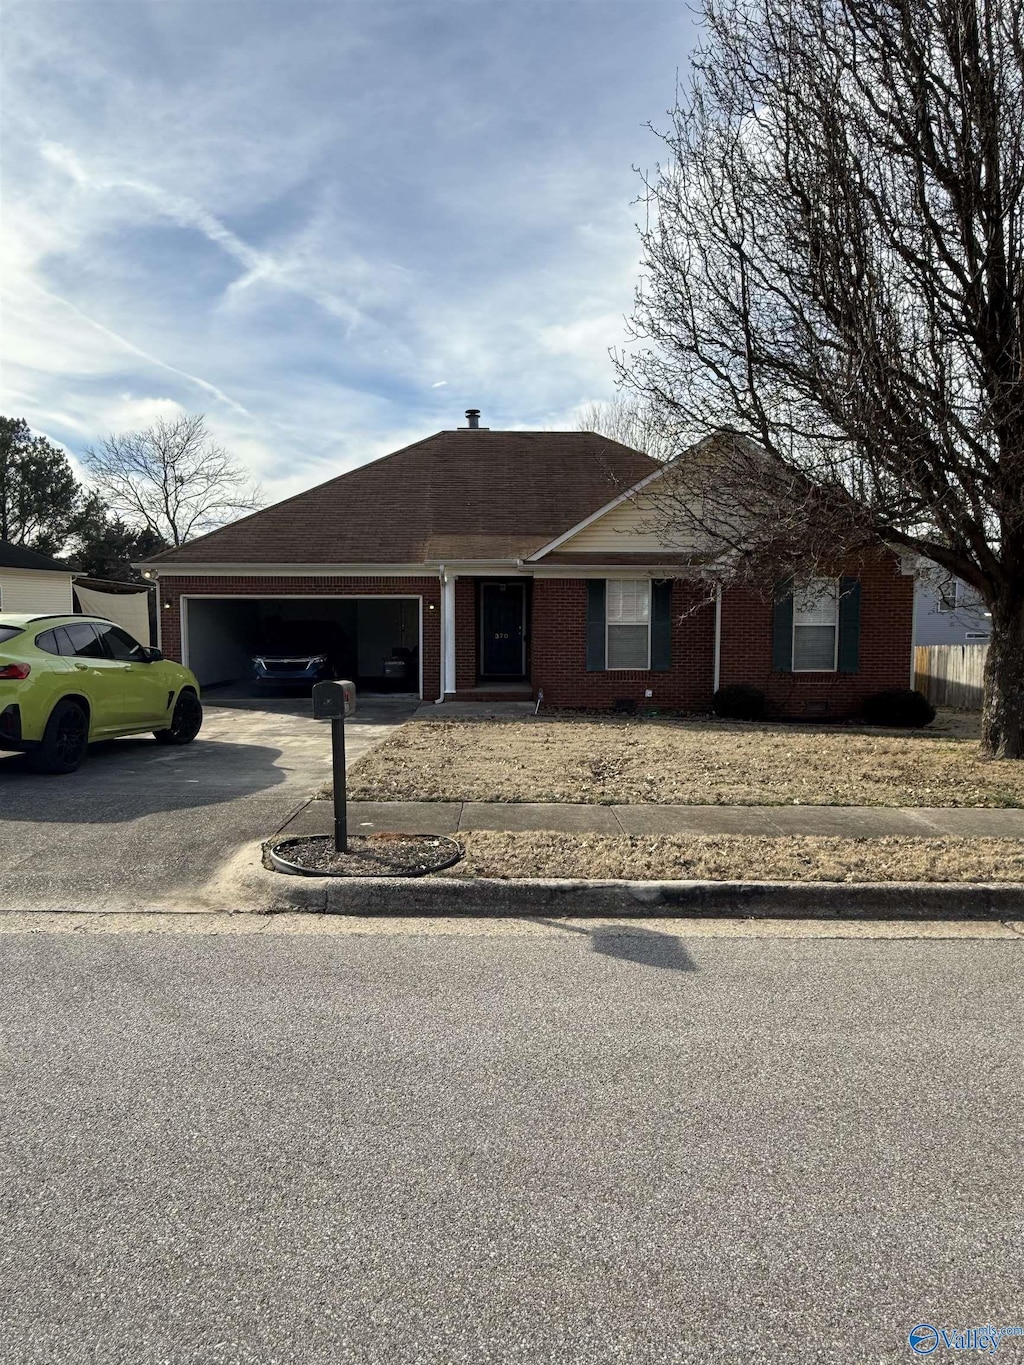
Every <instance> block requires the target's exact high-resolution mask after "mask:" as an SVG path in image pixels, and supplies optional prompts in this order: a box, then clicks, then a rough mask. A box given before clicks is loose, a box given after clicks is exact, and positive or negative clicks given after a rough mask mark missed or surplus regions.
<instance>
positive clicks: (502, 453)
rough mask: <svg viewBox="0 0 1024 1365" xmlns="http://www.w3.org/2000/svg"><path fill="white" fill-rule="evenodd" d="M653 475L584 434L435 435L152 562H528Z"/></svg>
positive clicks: (639, 459) (638, 457) (638, 458)
mask: <svg viewBox="0 0 1024 1365" xmlns="http://www.w3.org/2000/svg"><path fill="white" fill-rule="evenodd" d="M657 467H658V466H657V463H656V462H655V461H654V460H652V459H651V458H650V456H648V455H642V454H641V453H640V452H639V451H638V450H630V449H629V447H628V446H623V445H620V444H619V443H618V442H617V441H610V440H608V439H607V438H606V437H604V436H598V435H596V434H595V433H594V432H589V431H486V430H482V429H481V430H478V431H466V430H463V431H439V432H438V433H437V434H436V435H435V436H428V437H427V438H426V439H425V440H423V441H417V442H416V443H415V444H414V445H411V446H406V447H405V449H404V450H398V451H396V452H395V453H394V454H393V455H386V456H385V457H384V458H383V459H381V460H375V461H374V462H373V463H372V464H367V465H362V466H361V467H360V468H359V469H353V470H352V471H351V472H350V473H348V474H342V475H341V476H340V477H339V478H336V479H331V480H330V481H329V482H328V483H324V484H321V485H320V486H319V487H318V488H311V489H310V490H309V491H308V492H306V493H299V494H298V495H297V496H296V497H294V498H289V499H288V500H287V501H286V502H279V503H277V504H276V505H275V506H273V507H267V508H265V509H264V510H263V511H262V512H254V513H253V514H252V515H251V516H248V517H245V518H243V520H241V521H236V522H234V523H233V524H232V525H230V526H224V527H222V528H221V529H220V530H219V531H211V532H210V533H209V535H205V536H201V537H200V538H199V539H197V540H193V541H190V542H189V543H188V544H187V545H184V546H181V547H179V548H178V549H176V550H167V551H165V552H164V553H163V554H162V555H157V556H155V557H154V559H153V560H152V563H154V564H156V565H161V564H188V563H194V564H419V563H432V562H435V563H436V562H437V561H439V560H447V559H516V558H524V557H525V556H526V555H529V554H531V553H532V552H533V551H535V550H538V549H540V547H541V546H542V545H545V544H546V543H547V542H548V541H550V540H554V539H555V537H556V536H559V535H561V534H562V532H563V531H567V530H569V528H570V527H572V526H575V525H576V524H577V522H580V521H582V520H583V519H584V518H585V517H588V516H590V514H591V513H592V512H596V511H597V510H598V508H599V507H603V506H604V504H605V503H606V502H610V501H611V500H612V499H613V498H614V497H616V496H617V495H618V494H619V493H622V492H624V491H625V490H626V489H627V488H631V487H632V486H633V485H634V484H635V483H637V482H639V480H640V479H643V478H645V477H646V476H647V475H648V474H650V473H651V472H652V471H653V470H655V469H656V468H657Z"/></svg>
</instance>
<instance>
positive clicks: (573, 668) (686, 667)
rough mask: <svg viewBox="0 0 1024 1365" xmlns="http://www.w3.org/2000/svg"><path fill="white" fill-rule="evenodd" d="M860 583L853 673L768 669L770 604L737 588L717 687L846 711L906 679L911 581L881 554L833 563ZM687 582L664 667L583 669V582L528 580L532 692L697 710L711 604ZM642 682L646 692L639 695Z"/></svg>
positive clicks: (728, 601)
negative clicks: (755, 690)
mask: <svg viewBox="0 0 1024 1365" xmlns="http://www.w3.org/2000/svg"><path fill="white" fill-rule="evenodd" d="M835 573H836V576H837V577H838V576H840V575H843V574H849V575H852V576H854V577H858V578H859V579H860V581H861V605H860V656H859V668H858V671H857V672H856V673H775V672H773V670H772V603H771V601H770V600H766V599H765V598H763V597H761V596H760V595H758V594H757V593H754V592H750V591H747V590H745V589H740V588H731V589H728V590H727V591H726V592H724V593H723V595H722V652H721V677H720V683H721V685H722V686H724V685H726V684H728V683H752V684H753V685H754V686H756V687H760V688H761V689H762V690H763V691H764V692H765V694H766V696H767V697H768V703H769V707H770V711H771V714H773V715H777V716H789V717H799V716H804V715H807V716H813V715H824V716H849V715H854V714H856V712H857V711H858V710H859V707H860V704H861V703H862V702H863V700H864V698H865V697H866V696H869V695H870V694H871V693H873V692H879V691H881V690H882V689H883V688H886V687H908V686H909V685H910V682H909V680H910V653H911V639H912V626H913V614H914V580H913V578H911V577H910V576H908V575H903V574H901V573H900V566H899V560H898V558H897V557H896V556H894V555H891V554H889V553H880V554H879V555H877V556H872V557H865V558H863V559H861V560H858V561H857V562H856V563H846V564H841V565H838V566H836V569H835ZM697 601H698V593H697V590H696V588H695V587H694V585H692V584H690V583H687V582H686V581H685V580H677V581H676V582H675V583H674V584H673V589H672V607H671V609H672V667H671V670H670V671H668V672H665V673H655V672H642V671H636V672H633V671H628V672H619V671H616V672H607V671H606V672H602V673H588V672H587V670H586V619H587V602H586V583H585V582H583V581H582V580H578V579H572V580H570V579H551V578H538V579H535V580H534V585H533V672H532V682H533V686H534V690H535V691H536V689H538V688H540V689H543V692H544V700H545V703H549V704H551V705H553V706H583V707H607V706H611V705H612V704H613V703H614V702H615V701H617V700H619V699H621V698H629V699H631V700H634V701H636V702H638V703H639V704H641V705H644V704H645V702H646V704H648V705H654V706H663V707H671V708H678V709H680V710H693V711H702V710H706V709H707V708H708V706H709V705H710V702H711V695H712V688H713V678H714V630H715V613H714V607H713V606H697V607H696V608H695V603H696V602H697ZM647 688H650V689H651V691H652V692H653V694H654V695H653V697H651V698H650V699H646V698H645V697H644V691H645V689H647Z"/></svg>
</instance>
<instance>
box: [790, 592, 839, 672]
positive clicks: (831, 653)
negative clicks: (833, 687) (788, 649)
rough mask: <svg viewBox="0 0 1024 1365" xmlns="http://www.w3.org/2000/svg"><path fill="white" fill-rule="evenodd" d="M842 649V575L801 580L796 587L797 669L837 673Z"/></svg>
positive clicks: (794, 593) (794, 663)
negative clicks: (840, 576)
mask: <svg viewBox="0 0 1024 1365" xmlns="http://www.w3.org/2000/svg"><path fill="white" fill-rule="evenodd" d="M838 650H839V581H838V579H835V578H809V579H807V580H806V581H805V582H803V583H798V584H797V585H796V587H795V588H794V589H793V672H794V673H834V672H835V671H836V667H837V664H838Z"/></svg>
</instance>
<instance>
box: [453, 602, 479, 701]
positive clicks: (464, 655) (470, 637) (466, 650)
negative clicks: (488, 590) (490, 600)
mask: <svg viewBox="0 0 1024 1365" xmlns="http://www.w3.org/2000/svg"><path fill="white" fill-rule="evenodd" d="M476 642H477V615H476V579H475V578H457V579H456V580H455V690H456V691H457V692H464V691H465V690H466V689H467V688H469V687H475V686H476V676H477V672H476V671H477V663H476V654H477V648H476Z"/></svg>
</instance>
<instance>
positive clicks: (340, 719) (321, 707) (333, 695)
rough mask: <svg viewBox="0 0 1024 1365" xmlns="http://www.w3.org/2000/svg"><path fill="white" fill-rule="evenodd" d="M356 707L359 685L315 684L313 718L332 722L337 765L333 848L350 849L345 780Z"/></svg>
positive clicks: (335, 769) (334, 758)
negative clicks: (349, 722)
mask: <svg viewBox="0 0 1024 1365" xmlns="http://www.w3.org/2000/svg"><path fill="white" fill-rule="evenodd" d="M355 709H356V685H355V683H353V682H345V681H342V680H340V679H339V680H333V679H332V680H331V681H329V682H320V683H317V684H316V686H315V687H314V688H313V719H314V720H329V721H330V722H331V764H332V767H333V768H334V848H335V852H337V853H347V852H348V806H347V793H346V784H345V720H346V717H348V716H351V715H353V714H354V712H355Z"/></svg>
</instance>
